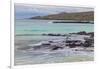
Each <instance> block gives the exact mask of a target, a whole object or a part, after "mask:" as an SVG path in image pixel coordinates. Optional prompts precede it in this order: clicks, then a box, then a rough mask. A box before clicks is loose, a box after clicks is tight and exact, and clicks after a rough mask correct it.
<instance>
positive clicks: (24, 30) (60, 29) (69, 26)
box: [14, 19, 94, 65]
mask: <svg viewBox="0 0 100 69" xmlns="http://www.w3.org/2000/svg"><path fill="white" fill-rule="evenodd" d="M52 21H54V20H32V19H19V20H15V47H14V48H15V65H24V64H40V63H54V62H66V61H69V62H70V60H71V59H70V58H67V59H68V60H65V58H66V56H68V55H70V54H67V55H66V54H65V51H62V52H54V53H49V52H47V53H37V52H36V53H34V52H33V51H32V50H29V49H30V46H32V45H33V44H37V43H39V42H41V41H46V40H57V39H63V38H65V37H63V36H59V37H57V36H43V35H41V34H49V33H54V34H68V33H76V32H80V31H86V32H94V24H81V23H52ZM80 53H81V54H82V56H80V57H81V58H84V57H85V56H87V55H88V54H90V56H91V54H93V53H88V52H80ZM80 53H78V54H80ZM71 54H73V53H71ZM83 55H85V56H83ZM69 57H71V56H69ZM75 58H76V60H77V57H76V56H75ZM90 58H91V57H88V58H87V59H90Z"/></svg>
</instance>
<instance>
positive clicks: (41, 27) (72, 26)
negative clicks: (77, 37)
mask: <svg viewBox="0 0 100 69" xmlns="http://www.w3.org/2000/svg"><path fill="white" fill-rule="evenodd" d="M80 31H86V32H93V31H94V24H81V23H80V24H79V23H66V24H65V23H56V24H54V23H52V20H16V21H15V34H16V35H22V34H33V35H35V34H36V35H37V34H43V33H46V34H47V33H65V34H66V33H73V32H80Z"/></svg>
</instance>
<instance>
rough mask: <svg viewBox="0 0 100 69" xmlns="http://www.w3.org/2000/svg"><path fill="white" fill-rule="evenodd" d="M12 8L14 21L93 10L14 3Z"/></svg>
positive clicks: (91, 9)
mask: <svg viewBox="0 0 100 69" xmlns="http://www.w3.org/2000/svg"><path fill="white" fill-rule="evenodd" d="M14 7H15V18H16V19H24V18H30V17H35V16H45V15H50V14H58V13H61V12H66V13H73V12H86V11H93V10H94V9H93V8H88V7H71V6H50V5H38V4H21V3H16V4H15V6H14Z"/></svg>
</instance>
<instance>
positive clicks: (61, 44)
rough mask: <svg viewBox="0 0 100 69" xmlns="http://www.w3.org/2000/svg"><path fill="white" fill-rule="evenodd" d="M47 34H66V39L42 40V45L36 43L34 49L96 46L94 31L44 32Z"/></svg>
mask: <svg viewBox="0 0 100 69" xmlns="http://www.w3.org/2000/svg"><path fill="white" fill-rule="evenodd" d="M42 35H46V36H64V37H65V39H64V40H58V41H57V40H56V41H55V40H48V41H45V42H41V43H40V45H34V46H33V47H32V48H33V50H47V49H49V50H58V49H63V48H65V47H69V48H75V47H85V48H87V47H94V33H93V32H89V33H86V32H85V31H82V32H77V33H70V34H69V35H68V34H42Z"/></svg>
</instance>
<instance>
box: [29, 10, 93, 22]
mask: <svg viewBox="0 0 100 69" xmlns="http://www.w3.org/2000/svg"><path fill="white" fill-rule="evenodd" d="M30 19H48V20H80V21H84V20H85V21H93V20H94V11H88V12H77V13H76V12H75V13H66V12H62V13H59V14H52V15H47V16H36V17H31V18H30Z"/></svg>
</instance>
